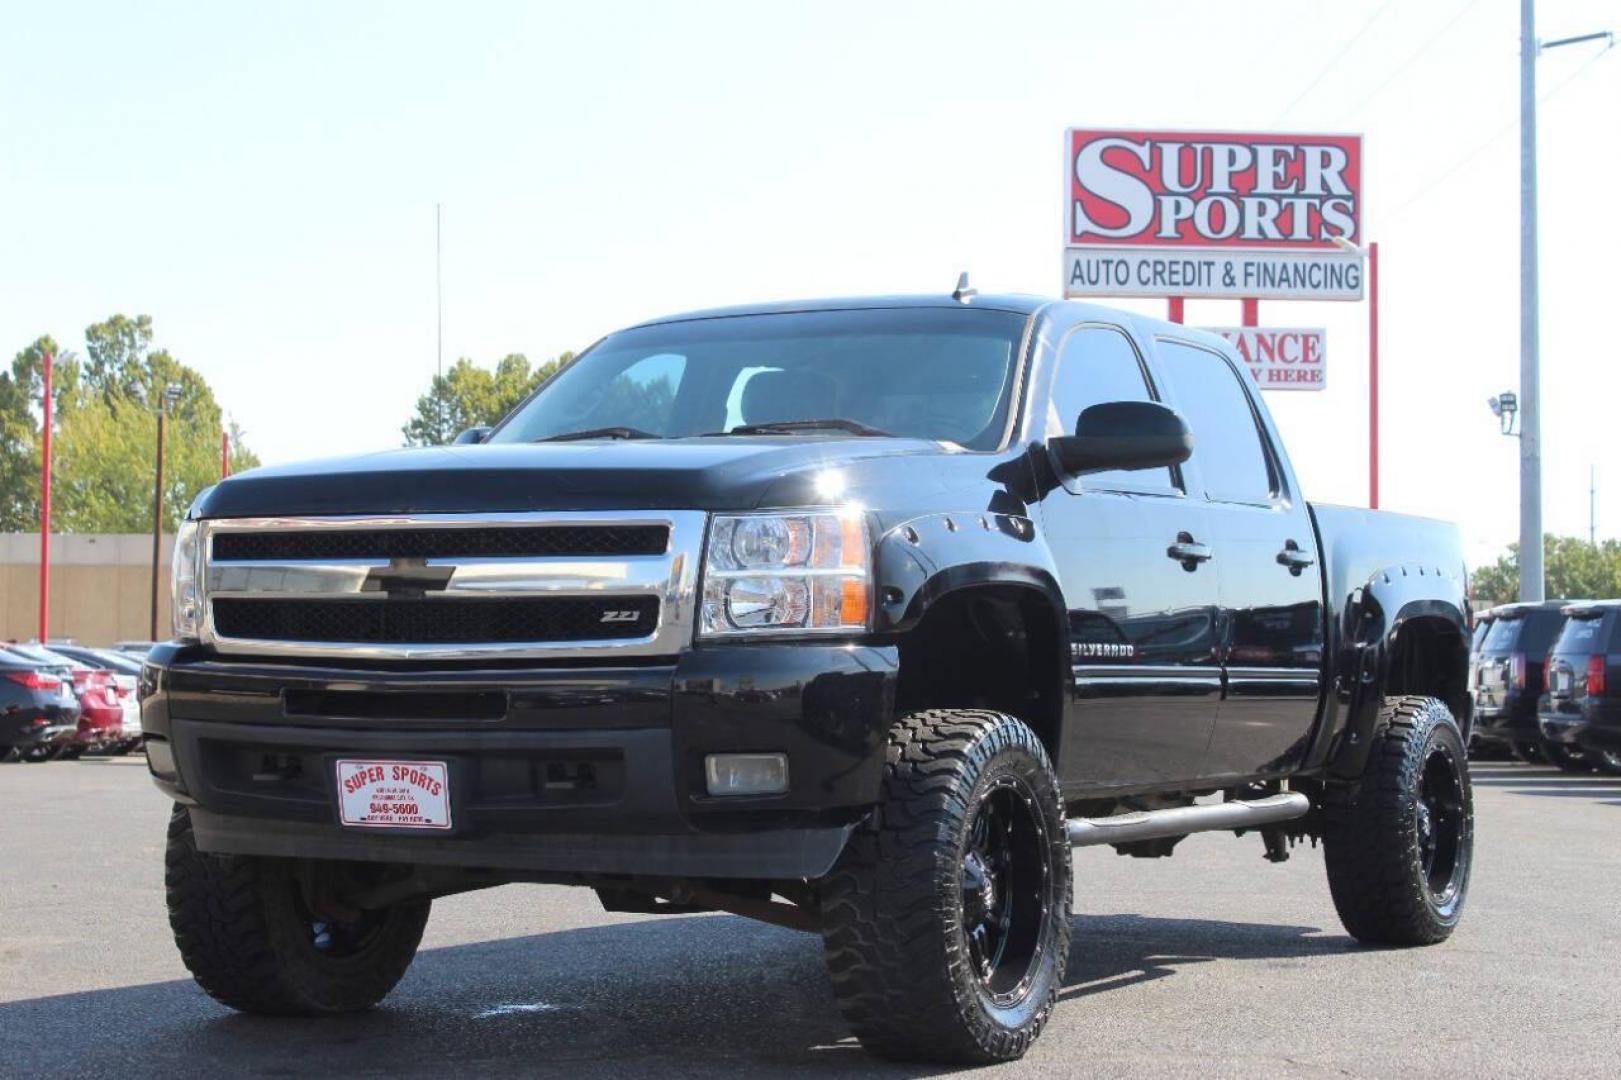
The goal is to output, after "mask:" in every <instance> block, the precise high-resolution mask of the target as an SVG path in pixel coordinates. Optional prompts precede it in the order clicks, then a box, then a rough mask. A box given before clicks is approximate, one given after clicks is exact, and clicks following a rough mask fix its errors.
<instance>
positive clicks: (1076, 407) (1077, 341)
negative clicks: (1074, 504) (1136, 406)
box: [1047, 326, 1175, 492]
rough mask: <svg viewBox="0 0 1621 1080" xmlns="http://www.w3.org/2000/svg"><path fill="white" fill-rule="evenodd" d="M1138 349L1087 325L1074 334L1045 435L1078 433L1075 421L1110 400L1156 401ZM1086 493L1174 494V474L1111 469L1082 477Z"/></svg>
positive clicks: (1068, 341)
mask: <svg viewBox="0 0 1621 1080" xmlns="http://www.w3.org/2000/svg"><path fill="white" fill-rule="evenodd" d="M1152 400H1153V398H1152V396H1151V395H1150V394H1149V392H1148V380H1147V378H1146V377H1145V376H1144V375H1143V366H1142V362H1141V360H1139V359H1138V357H1137V348H1136V346H1134V345H1132V343H1131V339H1130V338H1128V337H1126V335H1125V334H1123V333H1121V332H1120V331H1119V330H1115V329H1112V328H1110V327H1106V326H1083V327H1080V328H1079V329H1077V330H1074V331H1071V333H1070V335H1069V337H1068V338H1066V339H1065V341H1064V348H1063V352H1062V353H1060V354H1059V357H1058V373H1057V375H1055V376H1054V378H1053V392H1052V400H1051V401H1050V402H1049V403H1048V405H1047V434H1048V436H1049V437H1052V436H1056V435H1073V434H1075V421H1076V420H1078V419H1080V415H1081V413H1083V412H1085V411H1086V410H1087V409H1089V408H1090V407H1092V406H1093V405H1102V404H1104V403H1105V402H1110V401H1152ZM1080 486H1081V488H1082V489H1091V490H1094V491H1095V490H1104V491H1164V492H1170V491H1174V490H1175V487H1174V484H1173V481H1172V479H1171V470H1170V469H1139V470H1111V471H1109V472H1100V473H1089V474H1088V475H1086V476H1083V477H1081V478H1080Z"/></svg>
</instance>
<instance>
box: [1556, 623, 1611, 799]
mask: <svg viewBox="0 0 1621 1080" xmlns="http://www.w3.org/2000/svg"><path fill="white" fill-rule="evenodd" d="M1565 616H1566V618H1565V624H1564V627H1563V629H1561V630H1560V633H1559V637H1558V639H1557V640H1556V641H1555V642H1554V646H1553V651H1552V653H1550V654H1549V656H1548V688H1547V691H1546V692H1545V693H1544V694H1543V695H1542V700H1541V703H1540V706H1539V708H1538V717H1537V718H1538V720H1539V722H1540V724H1541V730H1542V737H1543V738H1544V739H1546V740H1547V741H1548V744H1549V745H1551V746H1556V747H1559V748H1561V749H1562V750H1564V751H1565V752H1566V753H1567V754H1570V753H1573V752H1574V753H1575V754H1579V755H1581V756H1580V757H1575V758H1572V759H1571V760H1574V761H1579V762H1581V763H1583V764H1591V765H1593V766H1596V767H1597V768H1599V769H1600V770H1602V771H1603V772H1606V773H1609V774H1610V775H1611V776H1621V600H1603V601H1599V602H1596V603H1588V604H1572V605H1571V606H1569V607H1567V608H1565Z"/></svg>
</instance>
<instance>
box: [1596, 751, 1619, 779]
mask: <svg viewBox="0 0 1621 1080" xmlns="http://www.w3.org/2000/svg"><path fill="white" fill-rule="evenodd" d="M1592 754H1593V764H1594V765H1595V766H1596V767H1597V768H1598V771H1599V772H1601V773H1604V774H1605V775H1606V776H1621V750H1594V751H1592Z"/></svg>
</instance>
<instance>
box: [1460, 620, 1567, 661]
mask: <svg viewBox="0 0 1621 1080" xmlns="http://www.w3.org/2000/svg"><path fill="white" fill-rule="evenodd" d="M1563 621H1564V616H1563V615H1561V614H1559V612H1558V611H1554V610H1549V611H1531V612H1527V613H1526V614H1524V615H1518V616H1515V617H1514V618H1511V619H1504V618H1499V619H1498V620H1497V621H1496V622H1494V623H1492V628H1491V630H1489V631H1487V633H1486V641H1485V643H1484V644H1482V645H1481V647H1480V648H1481V651H1482V652H1490V653H1515V652H1520V653H1525V654H1526V655H1527V656H1533V657H1537V658H1541V657H1544V656H1546V655H1548V649H1549V647H1551V646H1552V645H1553V640H1554V637H1555V636H1556V635H1558V633H1559V627H1560V624H1561V623H1562V622H1563Z"/></svg>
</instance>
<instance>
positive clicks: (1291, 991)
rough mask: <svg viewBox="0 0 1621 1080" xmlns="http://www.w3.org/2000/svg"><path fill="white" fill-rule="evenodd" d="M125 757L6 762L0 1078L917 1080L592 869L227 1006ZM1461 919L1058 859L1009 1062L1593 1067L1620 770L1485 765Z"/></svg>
mask: <svg viewBox="0 0 1621 1080" xmlns="http://www.w3.org/2000/svg"><path fill="white" fill-rule="evenodd" d="M144 774H145V769H144V765H143V763H142V761H141V759H140V758H139V757H138V756H135V757H130V758H124V759H87V760H84V761H80V762H74V763H70V762H56V763H50V764H46V765H15V764H14V765H0V822H3V823H4V824H3V826H0V1074H4V1075H7V1076H41V1075H84V1076H100V1075H117V1076H120V1077H124V1078H128V1077H134V1076H147V1075H153V1076H157V1075H164V1076H172V1075H174V1074H176V1073H189V1074H192V1075H204V1076H206V1075H221V1074H231V1075H254V1076H293V1075H302V1074H306V1073H310V1072H321V1073H325V1074H328V1075H389V1076H444V1075H468V1074H475V1073H476V1074H479V1075H534V1074H537V1073H551V1072H563V1071H567V1072H568V1073H570V1074H572V1075H574V1076H582V1077H583V1076H595V1075H604V1076H609V1075H611V1076H616V1077H622V1076H625V1075H629V1074H643V1073H646V1074H653V1073H656V1074H658V1075H661V1076H681V1075H699V1074H702V1075H714V1074H716V1073H731V1074H746V1075H751V1076H754V1075H761V1074H765V1073H785V1072H796V1073H805V1072H809V1073H815V1074H841V1075H842V1074H866V1073H872V1074H877V1075H923V1074H927V1073H930V1072H933V1071H937V1070H917V1069H904V1068H897V1067H894V1066H884V1065H881V1064H879V1063H876V1062H874V1061H872V1060H871V1059H869V1058H867V1057H866V1056H865V1055H864V1054H863V1053H862V1052H861V1050H860V1049H859V1048H858V1047H857V1046H856V1045H855V1043H854V1042H853V1040H851V1039H850V1038H849V1037H848V1036H847V1035H846V1034H845V1032H844V1029H843V1025H842V1024H841V1022H840V1019H839V1016H838V1013H837V1011H836V1009H835V1008H834V1004H833V999H832V995H831V994H830V992H829V990H828V987H827V981H826V978H825V976H824V975H823V971H822V966H821V947H820V944H819V942H818V941H817V940H816V939H814V938H812V937H810V936H808V935H803V934H798V933H795V932H792V931H788V930H780V929H776V928H773V927H768V926H763V925H759V924H755V923H751V922H748V921H745V920H742V919H738V918H734V917H731V916H724V915H713V916H687V917H681V918H661V917H648V916H624V915H609V914H606V913H604V912H603V911H602V910H601V909H600V907H599V906H598V904H597V902H596V899H595V897H594V896H593V895H592V894H591V893H589V892H587V891H584V890H569V889H562V888H552V887H539V886H508V887H506V888H502V889H497V890H493V891H490V892H485V893H479V894H472V895H467V896H460V897H453V898H450V899H446V900H442V901H440V902H439V903H438V904H436V905H435V909H434V914H433V919H432V921H431V922H430V924H429V927H428V933H427V937H426V939H425V940H424V942H423V950H422V952H421V953H420V954H419V955H418V957H417V961H416V964H415V966H414V967H413V968H412V969H411V971H410V973H409V974H408V975H407V976H406V978H405V980H404V981H403V982H402V983H401V984H400V986H399V988H398V989H397V990H396V991H395V992H394V994H393V995H392V996H391V997H389V998H388V1000H387V1001H386V1002H385V1003H384V1004H383V1006H382V1007H381V1008H379V1009H377V1010H375V1011H373V1012H371V1013H368V1014H365V1015H362V1016H358V1017H351V1018H345V1019H337V1020H323V1021H287V1020H266V1019H258V1018H250V1017H242V1016H236V1015H233V1014H231V1013H230V1012H228V1011H227V1010H225V1009H223V1008H221V1007H220V1006H218V1005H216V1004H214V1003H213V1002H212V1001H211V1000H210V999H209V998H207V997H206V996H204V994H203V993H202V991H200V990H198V989H197V988H196V987H195V986H194V985H193V984H192V982H191V980H190V979H189V978H188V977H187V975H186V972H185V970H184V969H183V968H182V967H181V965H180V960H179V957H178V956H177V955H176V953H175V951H174V948H173V945H172V943H171V941H170V937H169V929H168V925H167V922H166V918H165V915H164V909H163V896H162V865H163V850H162V842H163V832H164V825H165V820H166V817H167V813H168V807H167V804H166V803H165V802H164V801H163V799H162V798H161V797H160V796H159V795H158V794H157V793H156V791H155V790H153V789H152V788H151V787H150V786H149V784H148V782H147V780H146V777H145V775H144ZM1475 783H1476V789H1475V790H1476V808H1477V821H1478V833H1479V846H1478V849H1477V856H1476V860H1477V861H1476V872H1475V877H1474V884H1473V887H1472V892H1471V896H1470V900H1469V911H1468V913H1467V915H1466V917H1465V920H1464V923H1463V926H1462V928H1461V929H1460V930H1459V931H1458V933H1457V934H1456V935H1455V936H1454V937H1453V939H1452V940H1451V941H1450V942H1449V943H1447V944H1445V945H1442V946H1439V947H1436V948H1431V949H1423V950H1413V951H1378V950H1372V949H1364V948H1361V947H1359V946H1357V945H1356V944H1355V943H1353V942H1352V941H1351V940H1350V939H1349V938H1348V937H1346V936H1345V934H1344V933H1343V932H1342V931H1341V929H1340V926H1339V922H1338V920H1337V919H1336V918H1335V915H1334V910H1333V908H1332V906H1331V905H1330V902H1329V897H1328V889H1327V885H1326V883H1325V881H1324V877H1323V870H1322V860H1321V857H1320V855H1319V854H1318V853H1317V852H1316V851H1313V850H1311V849H1310V848H1302V849H1296V852H1295V857H1294V858H1293V859H1292V860H1291V861H1290V862H1288V863H1286V864H1284V865H1282V866H1272V865H1269V864H1268V863H1266V862H1264V861H1263V860H1262V858H1261V845H1260V842H1259V840H1257V839H1255V838H1253V837H1252V838H1246V839H1243V840H1235V839H1233V838H1232V837H1231V836H1228V835H1206V836H1198V837H1193V838H1191V839H1190V840H1188V841H1186V842H1184V844H1183V845H1182V846H1181V848H1179V849H1178V854H1177V856H1176V857H1175V858H1172V859H1164V860H1154V861H1138V860H1131V859H1124V858H1119V857H1117V856H1115V855H1114V854H1113V853H1111V852H1109V851H1108V850H1107V849H1104V850H1097V849H1092V850H1086V851H1082V852H1078V853H1077V859H1076V908H1077V915H1076V922H1075V946H1074V951H1073V953H1072V955H1071V957H1070V963H1069V977H1068V979H1067V987H1066V989H1065V991H1064V993H1063V998H1062V1002H1061V1004H1060V1006H1059V1009H1058V1012H1057V1014H1056V1016H1055V1017H1054V1019H1053V1020H1052V1022H1051V1024H1050V1025H1049V1026H1048V1028H1047V1031H1046V1034H1045V1035H1044V1036H1043V1037H1042V1039H1041V1040H1040V1041H1039V1042H1038V1043H1037V1045H1036V1047H1035V1049H1034V1050H1033V1051H1032V1052H1031V1053H1030V1055H1029V1056H1028V1057H1026V1058H1025V1059H1024V1060H1023V1061H1022V1062H1019V1063H1018V1064H1015V1065H1011V1066H1005V1067H1002V1068H1000V1069H997V1070H993V1071H994V1072H995V1073H996V1074H997V1075H1005V1076H1008V1077H1014V1076H1023V1075H1036V1076H1076V1075H1082V1074H1085V1075H1095V1076H1133V1077H1137V1076H1192V1075H1196V1074H1197V1075H1202V1076H1209V1075H1240V1074H1243V1075H1255V1074H1270V1075H1277V1074H1282V1075H1299V1076H1319V1075H1322V1076H1326V1075H1352V1076H1375V1075H1378V1076H1387V1075H1392V1074H1401V1075H1405V1074H1430V1075H1441V1076H1494V1077H1495V1076H1533V1075H1535V1076H1555V1075H1557V1076H1601V1075H1604V1076H1614V1075H1616V1074H1617V1073H1618V1071H1621V1039H1618V1038H1617V1033H1618V1020H1617V1003H1618V1002H1621V989H1618V985H1617V979H1618V976H1617V969H1616V961H1617V953H1618V947H1621V780H1616V779H1610V778H1601V777H1596V776H1571V775H1566V774H1563V773H1558V772H1556V771H1554V770H1553V769H1550V768H1545V767H1534V766H1525V765H1519V764H1506V763H1505V764H1495V763H1493V764H1479V765H1477V766H1476V779H1475Z"/></svg>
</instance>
